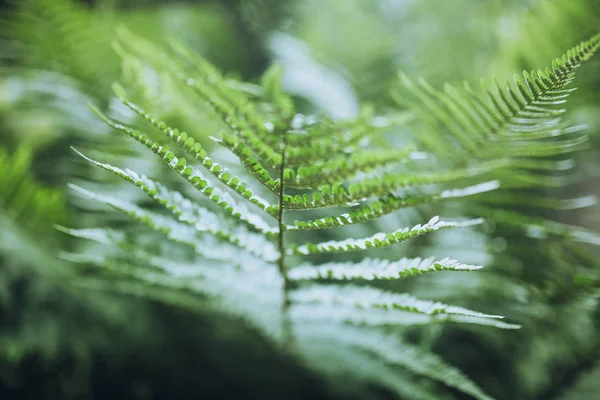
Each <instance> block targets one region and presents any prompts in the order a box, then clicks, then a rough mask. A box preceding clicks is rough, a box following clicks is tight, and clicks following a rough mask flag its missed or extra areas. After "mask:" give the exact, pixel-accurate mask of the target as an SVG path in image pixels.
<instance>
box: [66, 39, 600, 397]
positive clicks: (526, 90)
mask: <svg viewBox="0 0 600 400" xmlns="http://www.w3.org/2000/svg"><path fill="white" fill-rule="evenodd" d="M120 35H121V37H122V38H125V40H121V42H120V43H119V45H118V46H117V47H116V48H117V49H118V51H119V52H120V53H121V54H122V55H126V54H129V53H131V54H132V56H133V57H136V59H137V60H140V62H142V63H144V64H143V65H145V66H146V67H147V68H149V69H155V70H157V71H158V72H160V73H161V74H168V75H169V76H170V77H171V78H172V79H173V81H174V82H178V83H179V84H180V85H181V90H189V91H191V92H192V93H194V94H195V95H197V99H199V100H202V101H203V102H204V103H205V104H208V105H209V106H210V107H211V108H212V109H213V110H214V111H215V113H216V114H217V115H218V116H219V117H220V118H221V119H222V122H223V124H224V126H226V127H227V131H226V132H223V133H222V134H221V135H220V137H219V138H216V139H215V140H214V141H216V142H217V143H218V144H220V145H222V146H223V147H224V148H225V149H227V150H229V151H230V154H229V156H231V155H234V156H236V157H237V159H238V162H237V165H236V163H235V162H230V165H231V166H230V167H229V168H226V167H225V166H224V165H225V162H226V161H224V162H223V163H220V162H217V161H216V160H217V155H216V154H215V156H214V157H213V156H212V152H211V151H210V147H209V146H210V144H208V143H207V144H206V145H205V144H204V143H202V144H200V141H201V140H202V139H200V138H199V137H198V136H195V135H193V134H191V133H187V132H183V131H180V130H179V129H177V128H175V127H172V126H170V124H169V123H167V122H166V121H161V120H159V119H158V118H157V117H155V116H153V115H152V114H151V113H150V112H149V111H147V110H146V109H145V107H144V105H141V104H136V103H135V102H134V101H132V100H131V99H130V98H129V96H128V92H127V90H126V89H124V88H122V87H121V86H119V85H116V86H115V94H116V95H117V97H119V98H120V100H121V102H122V103H123V105H124V106H125V107H124V108H126V109H129V110H131V111H133V113H134V114H136V115H138V116H141V118H140V124H139V125H140V126H136V127H135V128H134V127H132V126H131V125H132V124H129V123H125V122H121V120H120V119H119V117H118V116H113V115H105V114H104V113H102V112H101V111H100V110H98V109H95V108H94V111H95V112H96V113H97V114H98V115H99V116H100V117H101V118H102V119H103V120H104V121H105V122H106V123H107V124H108V125H109V126H111V127H112V128H113V129H114V130H116V131H119V132H121V133H124V134H125V135H127V136H129V137H131V138H132V139H134V140H135V141H136V142H137V143H139V144H141V145H143V146H144V147H146V148H147V149H149V150H150V151H152V153H154V154H155V155H156V156H157V158H158V159H159V160H160V161H162V163H163V164H164V165H166V166H167V167H168V168H170V169H171V170H174V171H175V173H176V174H177V175H178V176H180V177H181V178H183V181H186V182H187V183H189V185H188V186H190V187H192V188H193V189H195V191H197V192H199V193H200V194H201V195H202V200H192V199H188V198H187V197H186V196H184V194H182V193H180V192H178V191H175V190H171V189H168V188H166V187H165V186H164V185H163V184H162V183H161V182H160V181H159V180H158V179H150V178H148V177H146V176H145V175H143V174H140V173H138V172H135V171H133V170H132V169H126V168H119V167H116V166H113V165H110V164H108V163H104V162H100V161H95V160H93V159H92V158H90V157H87V156H84V155H83V154H81V153H79V154H80V155H82V156H83V157H84V158H85V159H86V160H87V161H89V162H91V163H92V164H93V165H96V166H98V167H100V168H102V169H104V170H107V171H109V172H111V173H112V174H114V175H116V176H117V177H119V178H121V179H123V180H124V181H126V182H129V183H131V184H133V185H135V186H137V187H139V188H140V189H141V190H142V191H143V192H144V193H145V194H146V195H148V196H149V197H150V198H151V199H153V200H154V201H155V202H156V203H157V206H155V207H152V209H148V208H144V207H141V206H139V205H136V204H134V203H133V202H129V201H125V200H122V199H119V198H117V197H116V196H110V195H103V194H99V193H94V192H91V191H89V190H86V189H83V188H80V187H78V186H73V188H74V189H75V190H76V191H77V192H78V193H79V194H82V195H84V196H86V197H88V198H90V199H93V200H96V201H99V202H100V203H103V204H105V205H108V206H110V207H112V208H114V209H116V210H119V211H121V212H123V213H125V214H127V215H129V216H130V217H131V218H132V219H133V220H134V221H136V222H138V223H139V224H141V225H144V226H145V227H146V228H147V231H143V233H140V232H139V231H138V230H137V229H133V228H131V227H129V226H125V227H123V228H122V229H119V230H117V229H114V228H84V229H68V228H61V229H62V230H63V231H64V232H66V233H68V234H71V235H72V236H75V237H78V238H83V239H87V240H90V241H93V242H96V243H98V244H99V245H100V246H104V247H102V248H103V249H105V250H104V251H102V252H101V253H98V252H97V251H90V252H87V253H85V252H84V253H82V254H65V258H66V259H68V260H71V261H74V262H77V263H81V264H86V265H89V264H91V265H95V266H97V267H99V268H100V269H101V270H103V271H104V275H102V276H101V278H98V279H99V280H98V282H96V284H98V285H100V286H101V285H102V283H103V282H102V281H106V282H105V283H106V286H111V285H114V287H115V290H120V289H118V288H124V289H123V291H125V292H127V291H129V292H134V291H135V293H136V294H138V295H142V296H149V297H150V298H152V299H159V300H161V301H165V302H167V303H169V304H175V305H178V306H183V307H185V308H197V307H199V308H202V307H209V308H210V310H211V311H212V312H214V313H216V314H217V315H235V316H237V317H239V318H240V319H242V320H243V321H245V322H246V323H248V324H250V325H252V326H254V327H256V328H258V329H259V330H260V331H261V332H262V333H263V334H264V335H265V336H266V337H268V338H270V339H271V340H272V341H273V342H275V343H276V344H277V345H278V346H279V347H280V348H281V350H282V351H283V352H285V353H287V354H291V355H293V356H294V357H295V358H297V359H298V360H299V361H300V362H301V363H303V364H305V365H306V366H307V367H309V368H311V369H315V370H317V371H321V372H323V374H324V375H325V376H329V377H331V378H333V379H339V378H340V377H343V376H347V374H349V373H350V374H351V375H350V376H352V377H357V378H359V379H360V381H361V384H360V385H359V386H360V387H361V389H363V390H368V389H367V388H368V385H370V384H371V385H372V384H374V385H377V386H382V387H385V388H387V389H388V390H390V391H392V392H394V393H395V394H396V395H397V396H398V397H402V398H436V396H437V393H438V391H437V390H436V389H429V387H425V388H416V387H414V385H413V384H412V383H411V380H412V379H414V378H415V376H419V377H424V378H427V379H430V380H432V381H435V382H439V383H441V384H443V385H445V386H448V387H452V388H454V389H457V390H459V391H462V392H464V393H466V394H469V395H471V396H473V397H475V398H478V399H489V398H490V397H489V396H488V395H486V394H485V393H484V392H483V391H482V390H481V389H480V388H479V387H478V386H477V385H476V384H475V383H474V382H473V381H471V380H470V379H469V378H468V377H466V376H465V375H463V374H462V373H461V372H459V371H458V370H457V369H456V368H455V367H453V366H451V365H449V364H447V363H446V362H444V361H443V360H442V359H441V358H439V357H437V356H435V355H433V354H431V353H429V352H427V351H424V350H423V349H420V348H418V347H417V346H415V345H414V344H411V343H408V342H405V341H403V340H401V339H399V334H400V333H401V332H402V330H401V329H402V328H401V327H403V326H413V325H433V324H439V323H442V322H454V323H463V324H474V325H489V326H492V327H497V328H505V329H513V328H518V325H515V324H510V323H505V322H503V321H499V319H501V318H502V317H501V316H498V315H494V314H487V313H481V312H478V311H471V310H468V309H466V308H463V307H457V306H451V305H446V304H443V303H440V302H431V301H427V300H421V299H418V298H416V297H414V296H412V295H409V294H406V293H397V292H396V291H395V290H388V289H384V288H382V287H381V286H380V284H381V281H383V280H385V281H388V282H389V281H400V280H402V279H404V278H407V277H410V276H416V275H420V274H423V273H425V272H427V273H438V272H439V273H455V272H459V271H472V270H477V269H479V268H480V267H479V266H472V265H465V264H461V263H459V262H458V261H455V260H450V259H443V260H441V261H437V262H436V261H434V260H435V258H434V259H421V258H415V259H407V258H402V259H399V260H386V259H383V258H382V259H372V258H368V259H363V261H358V262H344V263H342V262H339V261H338V260H334V261H331V260H329V262H326V263H323V264H316V263H313V262H299V261H298V259H299V258H304V257H315V256H316V255H323V254H328V253H340V252H341V253H346V252H360V253H361V254H362V251H366V250H375V249H380V248H388V247H392V246H396V245H397V244H398V243H401V242H405V241H407V240H408V239H411V238H416V237H419V236H424V237H425V238H426V237H428V236H430V235H429V234H430V233H432V232H434V231H437V230H440V229H442V228H444V229H446V228H458V227H461V229H462V230H471V229H474V228H471V226H475V225H478V224H481V223H482V222H483V220H482V219H479V218H475V219H468V220H464V219H462V218H461V219H460V220H456V219H454V220H452V221H448V222H445V221H441V220H440V218H439V217H438V216H433V218H431V219H430V220H429V222H427V223H425V224H422V225H421V224H419V225H416V226H414V227H412V228H409V227H407V228H399V229H395V230H393V231H391V232H379V233H376V234H374V235H372V236H370V237H367V238H363V239H354V238H350V239H345V240H330V241H324V242H321V241H317V240H318V239H316V237H315V236H311V239H310V242H308V243H305V244H299V243H301V242H302V241H303V240H304V239H302V236H301V234H302V233H304V232H302V231H308V230H316V229H318V230H319V232H322V233H324V235H325V234H326V233H327V232H329V230H331V229H334V228H338V227H341V226H345V225H351V224H359V223H364V222H368V221H373V220H375V219H378V218H380V217H383V216H386V215H389V214H391V213H393V212H394V211H397V210H399V209H401V208H405V207H413V206H417V205H429V204H433V203H434V202H438V201H441V200H453V199H463V198H464V201H472V202H473V203H474V204H476V205H477V207H473V208H472V210H470V212H469V214H470V213H474V212H479V211H481V212H482V216H490V215H492V219H493V220H494V221H499V222H507V221H508V219H503V218H498V219H496V218H494V217H493V216H494V215H496V214H493V213H495V212H496V209H495V208H494V207H489V206H486V197H485V196H483V194H484V193H486V192H491V194H490V195H493V194H494V193H496V194H498V193H506V192H507V191H510V190H513V189H523V188H528V187H535V186H539V185H550V184H551V183H552V182H553V181H552V180H551V179H545V176H544V175H542V174H539V173H536V172H532V170H538V169H539V168H540V166H542V169H543V170H550V171H553V170H555V169H559V168H560V167H561V165H562V164H560V163H553V162H549V161H550V160H546V158H548V157H553V156H557V155H562V154H566V153H570V152H572V151H576V150H579V149H581V148H582V145H583V144H584V143H585V136H583V135H581V134H580V133H579V129H577V128H574V127H572V126H570V125H568V124H566V123H563V122H561V121H560V120H559V116H560V114H562V113H563V110H562V109H559V108H558V106H559V105H561V104H563V103H564V102H565V101H566V97H567V95H568V94H569V92H570V90H571V89H567V88H566V86H567V85H568V84H569V83H570V82H571V81H572V80H573V71H574V69H575V68H577V67H578V66H579V64H580V62H582V61H585V60H587V59H588V58H589V57H590V56H591V55H592V54H593V53H594V52H595V51H596V50H597V49H598V47H600V35H598V36H594V37H593V38H592V39H590V40H589V41H587V42H583V43H581V44H580V45H579V46H576V47H575V48H573V49H571V50H569V51H568V52H567V53H566V54H565V55H564V56H563V57H561V58H559V59H556V60H555V61H554V62H553V64H552V68H548V69H546V70H539V71H532V72H525V73H524V74H523V77H524V78H520V77H515V80H514V82H512V83H507V84H506V85H500V84H498V83H496V84H495V86H494V90H492V91H489V90H487V89H485V90H484V91H483V93H478V92H475V91H473V90H472V89H471V88H470V87H469V86H465V87H464V88H463V89H456V88H453V87H451V86H446V88H445V89H444V91H437V90H435V89H433V88H432V87H431V86H430V85H428V84H427V83H426V82H425V81H419V82H418V83H417V84H415V83H413V82H412V81H411V80H410V79H409V78H407V77H406V76H404V75H403V76H401V83H402V88H403V90H407V91H408V93H409V94H410V95H412V98H411V97H409V96H408V95H406V96H405V95H404V94H402V93H401V92H398V91H396V92H395V98H396V99H397V100H398V101H399V102H400V103H402V104H404V105H408V106H409V107H410V110H411V113H410V114H396V115H392V116H390V117H387V118H384V122H383V123H382V119H381V118H378V117H376V116H375V115H374V114H373V113H372V111H371V110H369V109H368V108H365V109H364V111H363V113H362V114H361V115H360V116H359V117H358V118H356V119H355V120H352V121H339V120H332V119H329V118H326V117H316V116H309V117H307V116H304V115H302V114H300V113H297V112H296V110H295V106H294V102H293V100H292V99H291V98H290V97H289V96H288V95H286V93H285V92H284V91H283V89H282V87H281V83H280V81H279V79H280V75H281V72H280V71H279V70H278V69H277V68H278V67H275V68H274V69H271V70H269V71H267V73H266V74H265V76H264V77H263V79H262V80H261V84H260V85H253V84H247V83H242V82H234V81H232V80H230V79H225V78H224V77H223V76H222V75H221V74H220V73H219V72H218V71H217V70H216V69H215V68H214V67H212V66H211V65H210V64H208V62H206V61H205V60H203V59H202V58H200V57H199V56H197V55H196V54H194V53H193V52H191V51H190V50H189V49H187V48H186V47H184V46H183V45H180V44H173V45H172V46H171V51H170V52H169V53H163V52H162V51H160V50H157V49H155V48H153V47H152V46H151V45H149V43H148V42H145V41H143V40H141V39H139V38H137V37H136V36H135V35H133V34H131V33H128V32H127V31H122V32H121V34H120ZM142 60H143V61H142ZM413 116H416V120H413ZM413 122H414V123H415V126H416V129H415V132H416V133H417V134H416V135H414V137H409V138H408V139H410V140H409V141H410V142H411V143H417V145H415V144H413V145H407V144H406V143H403V144H402V145H399V146H398V147H394V143H395V142H394V140H393V139H392V135H389V136H387V135H388V134H391V133H398V132H406V130H404V129H406V125H407V124H409V123H413ZM142 124H146V126H149V130H148V131H146V130H145V128H144V127H142ZM417 124H418V125H417ZM573 134H575V135H576V136H575V137H574V138H571V137H570V135H573ZM155 137H162V138H164V141H162V140H161V139H155ZM376 139H377V140H376ZM167 141H168V142H169V144H171V143H172V144H173V145H175V146H177V150H175V149H171V148H169V147H168V145H167V143H166V142H167ZM407 142H408V141H407ZM380 143H383V144H382V145H380ZM415 146H416V148H418V149H420V150H424V151H426V152H427V154H428V157H427V158H425V159H424V160H422V159H420V157H418V156H417V157H415V154H414V150H413V149H414V147H415ZM209 153H211V155H210V156H209ZM182 154H183V155H182ZM411 154H413V157H411ZM240 166H241V167H243V168H245V170H246V172H244V171H243V169H242V168H239V167H240ZM391 167H393V170H392V169H391ZM236 168H237V170H235V169H236ZM234 170H235V172H234ZM238 171H239V172H238ZM424 187H425V188H427V189H428V190H429V191H427V190H426V189H424ZM369 199H374V200H373V201H372V202H371V203H370V204H369V205H368V206H365V205H364V204H363V203H364V202H365V201H368V200H369ZM325 207H349V208H350V210H349V211H348V212H346V213H342V214H340V215H339V216H332V217H324V218H323V217H318V216H316V214H317V213H318V211H319V210H315V209H320V208H325ZM487 210H492V211H487ZM223 211H224V212H223ZM219 212H220V213H221V214H219ZM291 213H295V214H296V215H302V216H305V217H296V218H301V219H297V220H295V221H294V224H293V225H291V224H288V220H290V215H289V214H291ZM169 214H170V215H169ZM513 220H514V223H515V224H516V225H518V226H525V227H526V226H527V223H528V222H527V221H526V220H524V219H522V218H518V217H517V218H514V219H513ZM508 222H510V221H508ZM554 224H555V223H552V222H544V224H541V226H551V227H554V226H556V225H554ZM538 225H540V224H538ZM561 226H562V225H561ZM564 229H565V231H564V232H568V233H567V234H566V236H569V235H571V236H573V235H574V233H573V232H574V231H573V230H571V229H569V228H568V227H564ZM554 231H560V232H561V233H563V231H561V230H559V229H555V230H554ZM576 236H577V235H576ZM577 237H578V238H580V239H582V240H583V241H586V240H587V241H591V242H594V240H588V237H586V236H585V235H579V236H577ZM158 238H160V239H158ZM157 242H158V243H161V245H157V244H156V243H157ZM162 243H172V244H171V245H169V246H166V245H165V246H163V245H162ZM99 254H101V255H99ZM438 257H443V255H441V254H440V255H438ZM444 271H445V272H444ZM92 283H93V282H92ZM128 288H130V289H128ZM134 288H135V290H134ZM184 292H185V293H188V292H192V293H195V294H197V296H196V297H191V298H190V297H177V296H173V293H184ZM162 294H164V295H162ZM194 303H195V304H196V305H194ZM392 326H393V327H394V329H390V327H392ZM390 371H392V372H398V373H397V374H395V373H394V374H391V373H390ZM336 388H338V389H340V390H344V387H339V385H338V386H336ZM432 388H434V386H432ZM348 390H351V389H348Z"/></svg>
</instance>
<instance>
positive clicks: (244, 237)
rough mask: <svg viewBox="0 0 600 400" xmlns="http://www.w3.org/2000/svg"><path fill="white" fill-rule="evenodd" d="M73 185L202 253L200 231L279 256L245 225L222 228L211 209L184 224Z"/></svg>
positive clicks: (267, 255) (262, 253)
mask: <svg viewBox="0 0 600 400" xmlns="http://www.w3.org/2000/svg"><path fill="white" fill-rule="evenodd" d="M70 187H71V188H72V189H73V190H75V191H77V192H78V193H80V194H82V195H84V196H86V197H89V198H90V199H92V200H95V201H98V202H100V203H102V204H106V205H108V206H110V207H113V208H115V209H116V210H118V211H121V212H124V213H125V214H127V215H128V216H130V217H131V218H132V219H134V220H135V221H137V222H140V223H142V224H144V225H146V226H148V227H149V228H150V229H153V230H155V231H157V232H160V233H162V234H164V235H165V236H166V237H167V238H169V239H171V240H173V241H174V242H177V243H181V244H185V245H188V246H190V247H193V248H194V249H196V250H197V251H199V252H200V253H202V247H199V246H198V244H197V243H196V240H197V235H196V233H207V234H210V235H212V236H214V237H216V238H218V239H223V240H225V241H227V242H229V243H231V244H233V245H236V246H239V247H240V248H242V249H244V250H246V251H248V252H250V253H252V254H254V255H256V256H258V257H261V258H263V259H265V260H267V261H274V260H275V259H276V258H277V251H276V249H275V247H274V246H273V244H272V243H271V242H268V241H266V240H265V238H264V237H263V236H260V235H258V234H251V233H250V232H247V231H245V230H243V229H241V228H237V229H236V231H234V232H228V231H226V230H224V229H221V228H220V226H222V225H220V224H217V223H215V222H216V221H217V216H216V215H214V214H212V213H210V212H209V211H208V210H204V212H203V213H202V214H203V215H202V216H197V217H192V218H191V219H186V218H180V221H181V222H182V223H179V222H176V221H174V220H173V219H171V218H167V217H165V216H162V215H160V214H157V213H153V212H150V211H147V210H144V209H142V208H140V207H138V206H136V205H134V204H132V203H129V202H126V201H123V200H120V199H117V198H114V197H109V196H102V195H99V194H96V193H93V192H90V191H87V190H85V189H83V188H80V187H78V186H75V185H70ZM69 233H71V232H69ZM71 234H72V233H71Z"/></svg>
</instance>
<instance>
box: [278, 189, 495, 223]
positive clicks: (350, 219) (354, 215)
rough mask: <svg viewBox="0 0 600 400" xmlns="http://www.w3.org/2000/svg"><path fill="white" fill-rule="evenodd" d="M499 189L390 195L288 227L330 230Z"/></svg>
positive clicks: (451, 190) (452, 190)
mask: <svg viewBox="0 0 600 400" xmlns="http://www.w3.org/2000/svg"><path fill="white" fill-rule="evenodd" d="M498 187H499V183H498V181H489V182H484V183H480V184H477V185H473V186H468V187H465V188H460V189H450V190H444V191H443V192H441V193H439V194H434V195H417V196H408V195H405V196H402V197H396V196H392V195H389V196H387V197H384V198H382V199H379V200H377V201H375V202H373V203H371V204H369V205H368V206H364V207H357V208H354V209H352V210H351V211H350V212H349V213H345V214H342V215H339V216H330V217H325V218H320V219H315V220H309V221H298V220H296V221H294V226H290V227H288V230H312V229H328V228H334V227H339V226H348V225H354V224H359V223H363V222H367V221H372V220H374V219H377V218H380V217H382V216H385V215H388V214H390V213H393V212H394V211H398V210H400V209H401V208H405V207H414V206H418V205H420V204H429V203H434V202H437V201H441V200H450V199H458V198H462V197H467V196H473V195H476V194H481V193H485V192H489V191H493V190H495V189H497V188H498Z"/></svg>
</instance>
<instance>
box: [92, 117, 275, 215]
mask: <svg viewBox="0 0 600 400" xmlns="http://www.w3.org/2000/svg"><path fill="white" fill-rule="evenodd" d="M98 115H100V116H101V117H102V118H103V119H104V121H105V122H106V123H107V124H108V125H109V126H111V127H112V128H114V129H116V130H119V131H121V132H123V133H125V134H126V135H127V136H129V137H131V138H133V139H135V140H136V141H137V142H139V143H141V144H142V145H144V146H145V147H147V148H148V149H150V150H151V151H152V152H153V153H154V154H156V155H157V156H158V157H159V158H160V159H161V160H162V161H163V162H164V163H165V164H166V165H167V166H169V168H171V169H173V170H174V171H176V172H177V173H178V174H179V175H181V176H182V177H183V178H185V179H186V180H187V181H188V182H190V183H191V184H192V186H194V188H196V190H198V191H199V192H200V193H202V194H204V195H205V196H207V197H208V198H209V199H210V200H211V201H213V202H214V203H216V204H217V205H219V206H220V207H223V208H227V207H229V205H228V204H227V203H228V202H225V201H223V200H221V199H222V198H226V195H225V192H223V191H222V190H220V189H219V188H217V187H216V186H211V185H209V184H208V180H207V179H206V178H205V177H204V176H203V175H202V174H201V173H200V172H199V171H197V170H196V169H194V168H193V167H191V166H189V165H188V161H187V160H186V159H185V158H184V157H176V156H175V153H173V152H172V151H170V150H169V147H168V146H162V145H159V144H158V143H156V142H154V141H152V140H151V139H149V138H148V137H147V136H146V135H144V134H143V133H142V132H140V131H138V130H135V129H132V128H129V127H127V126H125V125H123V124H121V123H119V122H116V121H114V120H112V119H110V118H108V117H107V116H105V115H103V114H101V113H100V112H98ZM219 171H221V169H220V168H219V167H217V168H216V169H215V173H219ZM219 178H220V179H222V180H223V181H227V183H229V184H231V185H232V186H233V185H234V184H235V177H233V178H232V177H231V175H230V174H228V173H226V172H224V173H221V174H220V175H219ZM236 193H238V194H239V195H240V196H242V197H243V198H245V199H246V200H249V201H250V202H251V203H252V204H254V205H256V206H257V207H259V208H260V209H262V210H264V211H267V212H268V213H269V214H271V215H275V214H276V210H277V207H276V206H272V205H270V204H268V203H267V202H266V200H264V199H262V198H260V197H258V196H257V195H255V194H253V193H252V191H250V190H249V189H247V188H246V187H245V186H243V185H238V186H236Z"/></svg>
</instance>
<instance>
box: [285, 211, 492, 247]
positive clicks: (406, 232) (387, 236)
mask: <svg viewBox="0 0 600 400" xmlns="http://www.w3.org/2000/svg"><path fill="white" fill-rule="evenodd" d="M482 222H483V220H482V219H473V220H470V221H462V222H445V221H440V218H439V217H437V216H436V217H433V218H432V219H431V220H429V222H427V223H426V224H423V225H420V224H419V225H415V226H413V227H412V228H404V229H399V230H397V231H395V232H391V233H383V232H381V233H377V234H375V235H373V236H371V237H368V238H365V239H346V240H342V241H335V240H332V241H328V242H323V243H306V244H304V245H301V246H297V247H293V248H292V250H291V251H290V254H304V255H309V254H318V253H342V252H349V251H359V250H367V249H375V248H384V247H389V246H392V245H394V244H396V243H400V242H403V241H405V240H408V239H410V238H413V237H417V236H422V235H425V234H427V233H429V232H434V231H437V230H439V229H445V228H454V227H466V226H471V225H477V224H481V223H482Z"/></svg>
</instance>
